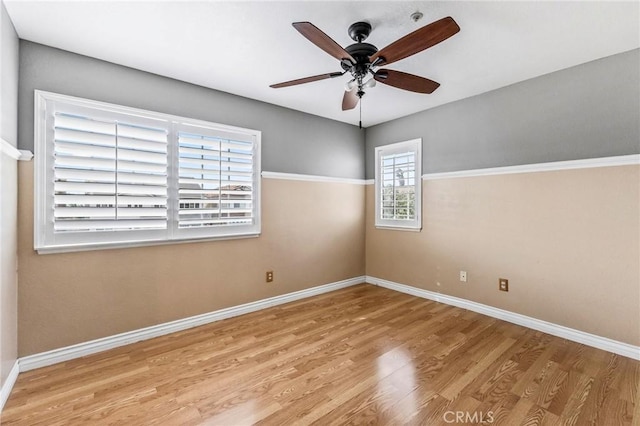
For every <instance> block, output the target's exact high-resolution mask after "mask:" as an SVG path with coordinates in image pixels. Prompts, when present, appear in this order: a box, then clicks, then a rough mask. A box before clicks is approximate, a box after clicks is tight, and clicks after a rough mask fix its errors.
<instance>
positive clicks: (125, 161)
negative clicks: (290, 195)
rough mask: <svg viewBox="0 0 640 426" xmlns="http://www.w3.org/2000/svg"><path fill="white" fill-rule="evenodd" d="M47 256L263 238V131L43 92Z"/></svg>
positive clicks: (39, 160) (38, 146) (41, 180)
mask: <svg viewBox="0 0 640 426" xmlns="http://www.w3.org/2000/svg"><path fill="white" fill-rule="evenodd" d="M35 114H36V121H35V131H36V141H35V151H36V153H35V158H36V168H35V179H36V191H35V205H36V209H35V212H36V214H35V235H34V239H35V248H36V249H37V250H38V251H40V252H46V251H71V250H82V249H88V248H98V247H105V246H127V245H141V244H154V243H162V242H170V241H185V240H198V239H214V238H230V237H242V236H256V235H258V234H259V233H260V202H259V201H260V199H259V183H260V136H261V135H260V132H258V131H255V130H248V129H241V128H236V127H230V126H224V125H220V124H216V123H209V122H202V121H199V120H192V119H188V118H183V117H176V116H170V115H166V114H160V113H155V112H150V111H144V110H138V109H133V108H127V107H121V106H118V105H112V104H106V103H102V102H95V101H89V100H85V99H79V98H73V97H69V96H63V95H56V94H53V93H46V92H40V91H36V111H35Z"/></svg>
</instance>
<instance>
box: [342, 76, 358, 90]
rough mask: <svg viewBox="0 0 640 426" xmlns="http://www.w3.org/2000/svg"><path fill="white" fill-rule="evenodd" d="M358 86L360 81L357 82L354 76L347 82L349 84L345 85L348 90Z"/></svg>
mask: <svg viewBox="0 0 640 426" xmlns="http://www.w3.org/2000/svg"><path fill="white" fill-rule="evenodd" d="M356 86H358V83H357V82H356V79H355V78H354V79H353V80H349V81H348V82H347V84H345V85H344V90H346V91H347V92H350V91H352V90H353V89H355V88H356Z"/></svg>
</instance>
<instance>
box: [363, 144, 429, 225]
mask: <svg viewBox="0 0 640 426" xmlns="http://www.w3.org/2000/svg"><path fill="white" fill-rule="evenodd" d="M421 146H422V139H413V140H410V141H406V142H399V143H394V144H391V145H384V146H379V147H377V148H376V149H375V156H376V166H375V173H376V174H375V191H376V220H375V225H376V227H378V228H398V229H406V230H416V231H417V230H420V229H421V227H422V221H421V205H422V201H421V200H422V196H421V195H422V191H421V185H420V183H421V177H422V174H421V167H420V166H421V159H422V157H421Z"/></svg>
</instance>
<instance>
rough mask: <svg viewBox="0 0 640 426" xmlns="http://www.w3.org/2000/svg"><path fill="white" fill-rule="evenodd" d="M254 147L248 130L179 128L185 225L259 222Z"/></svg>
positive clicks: (180, 220) (180, 197)
mask: <svg viewBox="0 0 640 426" xmlns="http://www.w3.org/2000/svg"><path fill="white" fill-rule="evenodd" d="M207 130H209V131H207ZM255 151H256V150H255V140H254V139H253V138H252V137H249V136H248V135H244V134H233V133H228V132H224V131H220V130H213V129H198V128H195V127H194V128H193V129H191V128H190V129H186V130H181V131H178V156H179V168H178V174H179V184H178V227H179V228H180V229H194V228H207V227H209V228H211V227H219V226H238V225H254V224H255V223H256V215H257V212H256V203H255V196H256V191H255V188H254V182H255V181H256V176H255V167H254V162H255V161H256V158H255Z"/></svg>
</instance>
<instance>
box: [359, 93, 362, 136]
mask: <svg viewBox="0 0 640 426" xmlns="http://www.w3.org/2000/svg"><path fill="white" fill-rule="evenodd" d="M358 103H359V104H360V121H359V124H358V126H359V127H360V129H361V130H362V97H361V98H360V102H358Z"/></svg>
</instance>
